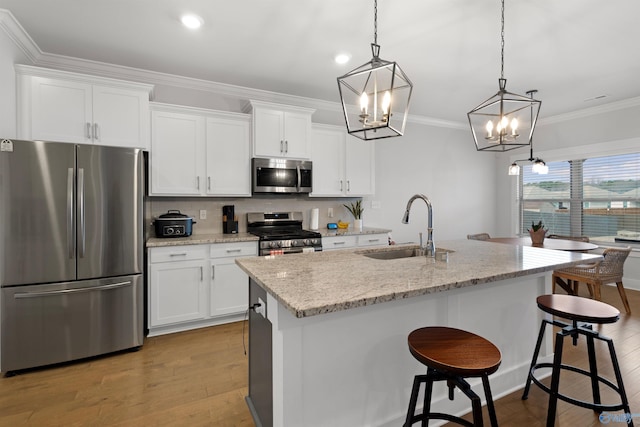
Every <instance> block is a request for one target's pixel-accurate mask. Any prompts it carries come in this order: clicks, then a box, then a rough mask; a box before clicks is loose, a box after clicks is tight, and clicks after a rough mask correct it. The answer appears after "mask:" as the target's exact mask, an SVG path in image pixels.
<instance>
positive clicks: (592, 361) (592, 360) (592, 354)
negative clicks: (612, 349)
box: [587, 335, 602, 404]
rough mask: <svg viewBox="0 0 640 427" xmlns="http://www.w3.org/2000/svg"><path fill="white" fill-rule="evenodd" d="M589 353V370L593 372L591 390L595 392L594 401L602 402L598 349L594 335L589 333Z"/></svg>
mask: <svg viewBox="0 0 640 427" xmlns="http://www.w3.org/2000/svg"><path fill="white" fill-rule="evenodd" d="M587 353H588V355H589V372H590V373H591V392H592V393H593V403H597V404H600V403H602V401H601V400H600V386H599V383H598V364H597V363H596V351H595V346H594V342H593V336H592V335H587Z"/></svg>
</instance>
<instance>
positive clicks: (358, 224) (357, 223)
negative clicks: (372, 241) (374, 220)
mask: <svg viewBox="0 0 640 427" xmlns="http://www.w3.org/2000/svg"><path fill="white" fill-rule="evenodd" d="M353 229H354V230H355V231H362V220H361V219H356V220H354V221H353Z"/></svg>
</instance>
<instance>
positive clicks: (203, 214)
mask: <svg viewBox="0 0 640 427" xmlns="http://www.w3.org/2000/svg"><path fill="white" fill-rule="evenodd" d="M200 219H207V210H206V209H200Z"/></svg>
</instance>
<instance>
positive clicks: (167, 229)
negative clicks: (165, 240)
mask: <svg viewBox="0 0 640 427" xmlns="http://www.w3.org/2000/svg"><path fill="white" fill-rule="evenodd" d="M195 223H196V222H195V221H194V220H193V218H192V217H190V216H189V215H185V214H183V213H182V212H180V211H179V210H177V209H170V210H168V211H167V213H165V214H162V215H160V216H159V217H158V218H156V219H155V220H154V221H153V227H154V230H155V232H156V237H189V236H191V232H192V231H193V224H195Z"/></svg>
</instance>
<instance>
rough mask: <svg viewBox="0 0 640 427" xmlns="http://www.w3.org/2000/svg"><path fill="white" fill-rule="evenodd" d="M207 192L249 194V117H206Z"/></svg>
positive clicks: (233, 194) (236, 194)
mask: <svg viewBox="0 0 640 427" xmlns="http://www.w3.org/2000/svg"><path fill="white" fill-rule="evenodd" d="M206 145H207V184H206V185H207V188H206V193H207V194H209V195H228V196H251V140H250V122H249V119H226V118H208V119H207V144H206Z"/></svg>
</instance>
